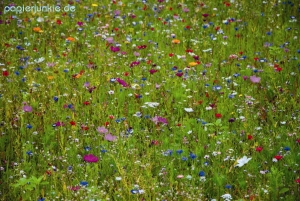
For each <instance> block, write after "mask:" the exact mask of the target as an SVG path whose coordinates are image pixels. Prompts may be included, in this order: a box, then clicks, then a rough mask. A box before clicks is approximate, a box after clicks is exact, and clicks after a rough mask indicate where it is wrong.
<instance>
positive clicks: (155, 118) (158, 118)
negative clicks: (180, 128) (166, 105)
mask: <svg viewBox="0 0 300 201" xmlns="http://www.w3.org/2000/svg"><path fill="white" fill-rule="evenodd" d="M151 120H152V121H153V122H154V123H155V124H157V123H163V124H168V121H167V119H166V118H163V117H159V116H155V117H153V118H152V119H151Z"/></svg>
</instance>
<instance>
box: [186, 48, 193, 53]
mask: <svg viewBox="0 0 300 201" xmlns="http://www.w3.org/2000/svg"><path fill="white" fill-rule="evenodd" d="M185 52H193V50H192V49H187V50H185Z"/></svg>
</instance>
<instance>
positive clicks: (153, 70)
mask: <svg viewBox="0 0 300 201" xmlns="http://www.w3.org/2000/svg"><path fill="white" fill-rule="evenodd" d="M149 72H150V74H151V75H152V74H154V73H156V72H157V70H155V69H153V68H152V69H150V70H149Z"/></svg>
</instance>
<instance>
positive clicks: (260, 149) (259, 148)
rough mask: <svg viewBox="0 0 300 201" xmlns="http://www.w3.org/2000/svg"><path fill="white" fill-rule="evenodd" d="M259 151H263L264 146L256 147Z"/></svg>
mask: <svg viewBox="0 0 300 201" xmlns="http://www.w3.org/2000/svg"><path fill="white" fill-rule="evenodd" d="M255 150H256V151H257V152H261V151H262V150H263V148H262V147H256V149H255Z"/></svg>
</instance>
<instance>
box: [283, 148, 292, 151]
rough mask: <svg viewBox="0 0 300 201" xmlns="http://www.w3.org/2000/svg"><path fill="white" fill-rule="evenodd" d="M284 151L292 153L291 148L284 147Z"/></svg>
mask: <svg viewBox="0 0 300 201" xmlns="http://www.w3.org/2000/svg"><path fill="white" fill-rule="evenodd" d="M283 149H284V151H290V150H291V148H290V147H284V148H283Z"/></svg>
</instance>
